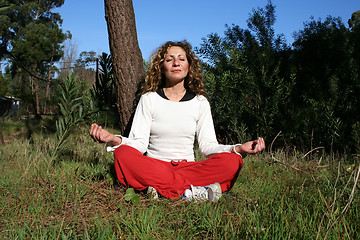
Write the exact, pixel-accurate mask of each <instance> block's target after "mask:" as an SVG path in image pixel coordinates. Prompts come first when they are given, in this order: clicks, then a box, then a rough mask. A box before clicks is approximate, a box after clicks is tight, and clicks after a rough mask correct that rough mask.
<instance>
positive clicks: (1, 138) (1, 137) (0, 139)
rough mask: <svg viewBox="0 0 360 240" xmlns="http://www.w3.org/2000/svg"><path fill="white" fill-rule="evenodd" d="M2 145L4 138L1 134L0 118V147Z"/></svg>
mask: <svg viewBox="0 0 360 240" xmlns="http://www.w3.org/2000/svg"><path fill="white" fill-rule="evenodd" d="M4 143H5V141H4V136H3V134H2V127H1V118H0V145H1V144H4Z"/></svg>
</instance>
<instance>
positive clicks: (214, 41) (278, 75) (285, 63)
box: [197, 1, 293, 142]
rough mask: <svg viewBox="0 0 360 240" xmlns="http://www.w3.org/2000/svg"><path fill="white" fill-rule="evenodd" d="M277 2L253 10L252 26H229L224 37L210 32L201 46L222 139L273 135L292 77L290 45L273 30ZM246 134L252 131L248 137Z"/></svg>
mask: <svg viewBox="0 0 360 240" xmlns="http://www.w3.org/2000/svg"><path fill="white" fill-rule="evenodd" d="M275 20H276V18H275V7H274V5H273V4H272V3H271V1H269V2H268V4H267V5H266V7H265V8H258V9H256V10H255V9H254V10H253V12H252V14H251V15H250V18H249V20H248V27H249V29H242V28H240V27H239V26H237V25H232V27H228V26H227V29H226V31H225V37H224V38H221V37H220V36H219V35H218V34H211V35H209V36H208V38H207V39H203V43H202V44H201V47H200V48H199V49H198V50H197V51H198V53H199V54H200V56H202V57H203V58H204V59H205V60H206V62H205V63H204V70H205V71H204V77H205V79H204V81H205V84H206V86H207V90H208V94H209V99H210V102H211V104H212V109H213V112H214V121H215V127H216V130H217V132H218V135H219V136H220V138H222V139H223V140H225V141H227V142H237V141H239V140H240V141H241V140H245V139H246V138H253V137H258V136H261V135H264V136H275V135H276V134H277V132H276V131H277V130H276V125H277V124H280V121H279V120H280V119H281V118H282V117H283V108H284V105H285V103H286V102H287V101H288V98H289V94H290V93H291V88H292V84H293V82H292V81H293V80H292V78H291V77H290V71H289V69H290V68H289V59H290V57H289V56H290V48H289V47H288V46H287V44H286V42H285V40H284V37H283V35H277V36H276V35H275V33H274V23H275ZM247 135H248V136H247Z"/></svg>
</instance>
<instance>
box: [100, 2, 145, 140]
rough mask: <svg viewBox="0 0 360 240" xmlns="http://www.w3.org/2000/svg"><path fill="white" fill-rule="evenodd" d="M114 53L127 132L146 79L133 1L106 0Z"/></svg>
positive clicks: (122, 121) (122, 120)
mask: <svg viewBox="0 0 360 240" xmlns="http://www.w3.org/2000/svg"><path fill="white" fill-rule="evenodd" d="M105 18H106V22H107V26H108V33H109V44H110V52H111V57H112V62H113V71H114V81H115V85H116V92H117V108H118V112H119V115H120V128H121V131H122V134H124V135H126V134H127V132H128V130H129V128H130V125H131V121H130V119H131V116H132V114H133V113H134V110H135V106H136V100H135V96H136V93H137V90H138V86H139V83H140V82H141V80H143V78H144V69H143V59H142V55H141V51H140V48H139V44H138V40H137V33H136V25H135V14H134V9H133V4H132V1H131V0H105Z"/></svg>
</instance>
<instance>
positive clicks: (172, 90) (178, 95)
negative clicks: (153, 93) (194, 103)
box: [164, 82, 186, 102]
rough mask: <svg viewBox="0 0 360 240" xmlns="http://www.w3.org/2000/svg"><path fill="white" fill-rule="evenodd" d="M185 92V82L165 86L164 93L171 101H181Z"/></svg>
mask: <svg viewBox="0 0 360 240" xmlns="http://www.w3.org/2000/svg"><path fill="white" fill-rule="evenodd" d="M185 93H186V89H185V87H184V83H183V82H182V83H179V84H176V85H173V86H165V87H164V94H165V96H166V97H167V98H168V99H169V100H170V101H174V102H179V101H180V100H181V99H182V98H183V97H184V95H185Z"/></svg>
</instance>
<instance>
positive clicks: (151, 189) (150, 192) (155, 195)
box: [147, 186, 159, 199]
mask: <svg viewBox="0 0 360 240" xmlns="http://www.w3.org/2000/svg"><path fill="white" fill-rule="evenodd" d="M147 194H148V196H149V197H150V198H151V199H158V198H159V194H158V192H157V191H156V189H155V188H154V187H152V186H149V187H148V190H147Z"/></svg>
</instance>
